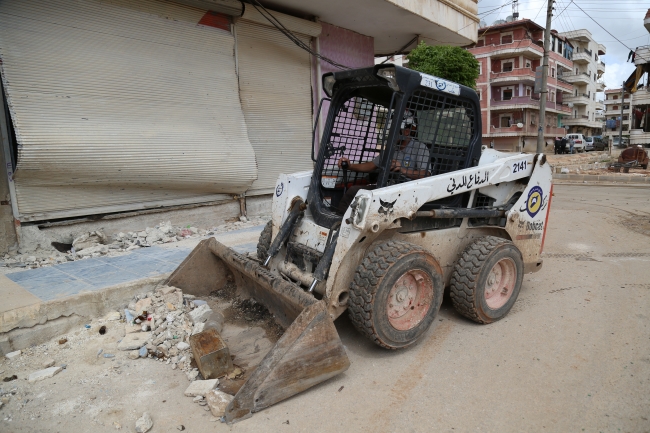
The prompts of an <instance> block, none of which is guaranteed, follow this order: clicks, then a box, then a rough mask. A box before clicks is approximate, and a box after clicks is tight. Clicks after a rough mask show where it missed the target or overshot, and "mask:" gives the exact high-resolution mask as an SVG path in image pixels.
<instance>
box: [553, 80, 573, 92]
mask: <svg viewBox="0 0 650 433" xmlns="http://www.w3.org/2000/svg"><path fill="white" fill-rule="evenodd" d="M556 85H557V88H558V89H559V90H560V91H562V92H564V93H573V84H571V83H568V82H566V81H565V80H564V79H563V78H562V77H558V78H557V84H556Z"/></svg>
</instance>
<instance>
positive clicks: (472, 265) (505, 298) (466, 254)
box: [450, 236, 524, 323]
mask: <svg viewBox="0 0 650 433" xmlns="http://www.w3.org/2000/svg"><path fill="white" fill-rule="evenodd" d="M523 278H524V262H523V258H522V256H521V252H520V251H519V249H518V248H517V247H516V246H515V245H514V244H513V243H512V242H510V241H509V240H507V239H502V238H498V237H494V236H487V237H484V238H480V239H477V240H476V241H474V242H473V243H471V244H470V245H468V246H467V248H465V250H464V251H463V253H462V255H461V257H460V258H459V259H458V261H457V262H456V265H455V266H454V272H453V273H452V276H451V290H450V294H451V301H452V303H453V304H454V308H455V309H456V311H458V312H459V313H460V314H462V315H463V316H465V317H467V318H468V319H471V320H473V321H475V322H478V323H492V322H496V321H497V320H500V319H502V318H503V317H505V316H506V315H507V314H508V312H509V311H510V309H511V308H512V306H513V305H514V304H515V301H516V300H517V296H519V291H520V290H521V283H522V281H523Z"/></svg>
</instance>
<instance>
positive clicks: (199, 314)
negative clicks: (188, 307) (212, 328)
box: [188, 304, 212, 324]
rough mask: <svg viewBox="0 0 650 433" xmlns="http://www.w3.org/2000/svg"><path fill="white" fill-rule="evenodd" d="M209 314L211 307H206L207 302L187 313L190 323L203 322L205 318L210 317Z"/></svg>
mask: <svg viewBox="0 0 650 433" xmlns="http://www.w3.org/2000/svg"><path fill="white" fill-rule="evenodd" d="M211 314H212V309H211V308H210V307H208V305H207V304H205V305H201V306H200V307H198V308H195V309H194V310H192V311H190V313H189V314H188V315H189V316H190V320H191V321H192V324H197V323H203V322H205V321H206V320H208V317H210V315H211Z"/></svg>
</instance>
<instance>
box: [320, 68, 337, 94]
mask: <svg viewBox="0 0 650 433" xmlns="http://www.w3.org/2000/svg"><path fill="white" fill-rule="evenodd" d="M334 84H336V79H335V78H334V74H332V73H331V72H330V73H328V74H325V75H323V91H324V92H325V94H326V95H327V96H329V97H330V98H331V97H332V92H333V91H334Z"/></svg>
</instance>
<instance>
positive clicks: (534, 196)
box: [526, 186, 544, 218]
mask: <svg viewBox="0 0 650 433" xmlns="http://www.w3.org/2000/svg"><path fill="white" fill-rule="evenodd" d="M542 197H544V192H543V191H542V188H540V187H538V186H534V187H532V188H531V189H530V191H529V192H528V200H526V211H527V212H528V215H530V216H531V218H534V217H535V215H537V212H539V210H540V209H541V208H542Z"/></svg>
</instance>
